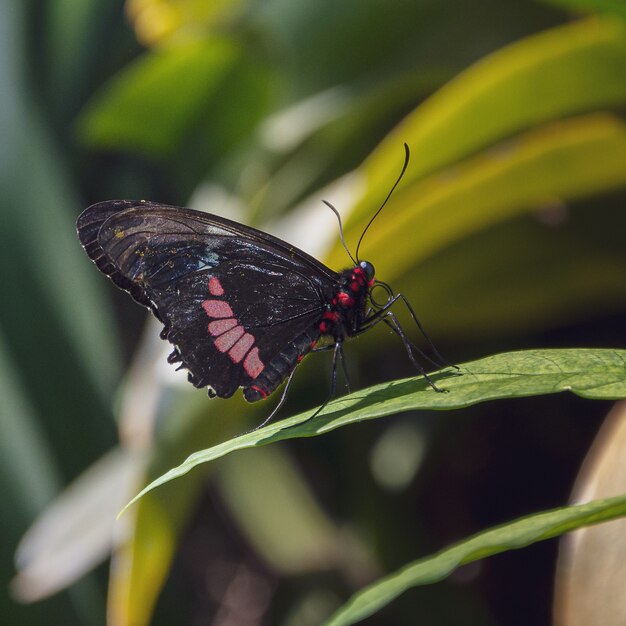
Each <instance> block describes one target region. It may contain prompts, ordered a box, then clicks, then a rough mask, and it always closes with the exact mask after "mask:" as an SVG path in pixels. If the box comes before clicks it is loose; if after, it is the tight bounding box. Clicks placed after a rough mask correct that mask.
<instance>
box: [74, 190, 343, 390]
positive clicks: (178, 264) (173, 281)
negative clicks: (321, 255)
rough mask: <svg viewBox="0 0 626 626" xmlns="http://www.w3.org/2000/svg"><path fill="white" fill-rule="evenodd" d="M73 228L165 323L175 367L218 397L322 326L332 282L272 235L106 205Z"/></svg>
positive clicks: (181, 213)
mask: <svg viewBox="0 0 626 626" xmlns="http://www.w3.org/2000/svg"><path fill="white" fill-rule="evenodd" d="M77 227H78V232H79V237H80V239H81V242H82V243H83V245H84V247H85V250H86V251H87V253H88V254H89V256H90V257H91V258H92V259H93V260H94V261H95V263H96V264H97V266H98V267H99V268H100V269H101V271H103V272H104V273H105V274H107V275H108V276H109V277H110V278H111V279H112V280H113V281H114V282H115V284H116V285H118V286H119V287H121V288H122V289H125V290H126V291H128V292H129V293H130V294H131V295H132V296H133V298H134V299H135V300H137V302H139V303H141V304H143V305H144V306H147V307H149V308H150V309H151V310H152V311H153V312H154V313H155V315H156V316H157V317H158V319H159V320H160V321H161V322H163V324H164V326H165V328H164V330H163V333H162V336H163V337H164V338H167V339H168V340H169V341H170V342H171V343H172V344H174V346H175V351H174V353H173V355H172V359H171V360H173V361H181V362H182V364H183V366H184V367H186V368H187V369H188V370H189V372H190V380H191V382H192V383H193V384H194V385H196V386H197V387H204V386H210V387H211V388H212V389H213V390H214V391H215V393H216V394H217V395H219V396H221V397H229V396H230V395H232V394H233V393H234V391H235V390H236V389H237V388H238V387H241V386H246V385H249V384H251V382H252V381H253V380H254V378H255V377H256V375H258V373H259V368H261V369H262V366H263V364H266V363H269V362H270V361H271V360H272V359H273V358H274V357H276V356H277V355H278V354H279V353H280V352H281V349H282V348H283V346H284V345H286V344H287V343H288V342H289V341H290V340H292V339H294V338H295V337H297V336H298V335H300V334H301V333H302V332H304V331H305V330H306V329H307V328H310V327H311V326H312V325H314V324H315V323H316V322H317V321H319V319H320V318H321V315H322V313H323V311H324V309H325V303H326V302H327V301H328V299H329V298H330V297H332V292H333V289H334V287H335V284H336V281H337V279H338V275H337V274H336V273H335V272H333V271H332V270H330V269H329V268H327V267H326V266H324V265H323V264H321V263H319V261H317V260H316V259H314V258H313V257H310V256H309V255H307V254H305V253H304V252H302V251H301V250H298V249H297V248H294V247H293V246H290V245H289V244H287V243H286V242H284V241H282V240H280V239H277V238H276V237H272V236H271V235H268V234H266V233H262V232H260V231H258V230H255V229H253V228H249V227H246V226H243V225H241V224H237V223H236V222H232V221H230V220H227V219H225V218H220V217H216V216H213V215H209V214H207V213H202V212H198V211H193V210H191V209H183V208H179V207H171V206H167V205H162V204H157V203H150V202H143V201H142V202H138V201H113V202H104V203H99V204H96V205H93V206H92V207H89V208H88V209H86V210H85V212H84V213H83V214H82V215H81V216H80V218H79V220H78V224H77Z"/></svg>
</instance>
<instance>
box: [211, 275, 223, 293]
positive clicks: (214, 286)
mask: <svg viewBox="0 0 626 626" xmlns="http://www.w3.org/2000/svg"><path fill="white" fill-rule="evenodd" d="M209 293H210V294H211V295H212V296H223V295H224V287H222V283H220V279H219V278H217V277H216V276H211V278H209Z"/></svg>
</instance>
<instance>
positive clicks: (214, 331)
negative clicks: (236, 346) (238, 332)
mask: <svg viewBox="0 0 626 626" xmlns="http://www.w3.org/2000/svg"><path fill="white" fill-rule="evenodd" d="M233 326H237V320H236V319H235V318H234V317H228V318H226V319H223V320H215V321H214V322H209V334H211V335H212V336H213V337H217V336H219V335H223V334H224V333H225V332H226V331H227V330H230V329H231V328H232V327H233Z"/></svg>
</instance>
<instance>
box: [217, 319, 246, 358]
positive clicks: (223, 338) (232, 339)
mask: <svg viewBox="0 0 626 626" xmlns="http://www.w3.org/2000/svg"><path fill="white" fill-rule="evenodd" d="M243 333H244V330H243V326H235V328H233V329H232V330H229V331H228V332H226V333H224V334H223V335H220V336H219V337H218V338H217V339H216V340H215V347H216V348H217V349H218V350H219V351H220V352H227V351H228V350H231V348H232V347H233V346H234V345H236V344H237V345H238V344H239V342H240V341H241V340H240V339H239V338H240V337H241V335H243ZM233 349H234V348H233ZM231 352H232V350H231ZM228 354H230V352H229V353H228ZM231 358H232V357H231Z"/></svg>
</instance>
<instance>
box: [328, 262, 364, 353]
mask: <svg viewBox="0 0 626 626" xmlns="http://www.w3.org/2000/svg"><path fill="white" fill-rule="evenodd" d="M373 286H374V266H373V265H372V264H371V263H369V262H367V261H361V262H360V263H359V265H356V266H355V267H352V268H349V269H346V270H343V271H342V272H341V273H340V274H339V281H338V288H337V290H336V292H335V294H334V295H333V298H332V299H331V300H330V302H329V303H328V305H327V310H326V311H324V313H323V315H322V319H321V320H320V322H319V330H320V333H321V334H322V335H327V336H330V337H332V338H333V339H334V340H335V341H343V340H344V339H345V338H346V337H351V336H353V335H356V334H357V333H358V331H359V329H360V328H361V325H362V323H363V321H364V319H365V317H366V315H367V313H366V307H367V300H368V297H369V292H370V290H371V288H372V287H373Z"/></svg>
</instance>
